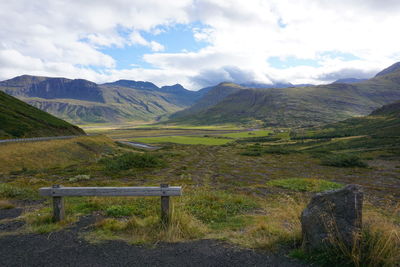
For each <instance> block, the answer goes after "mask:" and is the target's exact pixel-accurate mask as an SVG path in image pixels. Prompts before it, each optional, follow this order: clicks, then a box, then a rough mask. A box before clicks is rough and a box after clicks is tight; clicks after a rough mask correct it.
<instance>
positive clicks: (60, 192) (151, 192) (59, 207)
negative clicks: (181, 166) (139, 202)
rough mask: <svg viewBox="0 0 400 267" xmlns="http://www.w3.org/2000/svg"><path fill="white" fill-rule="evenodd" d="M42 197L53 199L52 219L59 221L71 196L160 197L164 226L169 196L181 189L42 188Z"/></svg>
mask: <svg viewBox="0 0 400 267" xmlns="http://www.w3.org/2000/svg"><path fill="white" fill-rule="evenodd" d="M39 194H40V195H42V196H47V197H52V198H53V219H54V221H61V220H63V219H64V217H65V209H64V198H63V197H72V196H81V197H82V196H118V197H119V196H127V197H131V196H135V197H139V196H141V197H149V196H160V197H161V221H162V222H163V223H165V224H167V223H168V222H169V217H170V209H169V206H170V205H169V204H170V199H169V197H170V196H181V195H182V187H180V186H168V184H161V185H160V187H156V186H154V187H63V186H61V185H53V187H42V188H40V189H39Z"/></svg>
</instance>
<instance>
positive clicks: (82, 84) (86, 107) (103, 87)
mask: <svg viewBox="0 0 400 267" xmlns="http://www.w3.org/2000/svg"><path fill="white" fill-rule="evenodd" d="M121 85H122V86H121ZM0 90H1V91H4V92H6V93H7V94H9V95H12V96H15V97H17V98H19V99H22V100H23V101H25V102H27V103H29V104H31V105H33V106H35V107H38V108H40V109H42V110H44V111H46V112H49V113H51V114H53V115H55V116H57V117H60V118H62V119H65V120H67V121H70V122H74V123H98V122H122V121H127V120H140V121H151V120H157V119H158V118H162V117H163V116H165V115H166V114H170V113H173V112H176V111H179V110H181V109H184V108H186V107H189V106H191V105H192V104H193V103H194V102H195V101H196V100H197V99H198V98H200V97H201V96H202V94H203V93H204V92H203V91H190V90H187V89H185V88H184V87H183V86H181V85H179V84H175V85H172V86H163V87H161V88H159V87H157V86H156V85H155V84H153V83H151V82H141V81H140V82H136V81H132V80H119V81H116V82H113V83H106V84H96V83H93V82H91V81H87V80H84V79H67V78H60V77H58V78H57V77H42V76H31V75H21V76H17V77H15V78H13V79H9V80H6V81H2V82H0Z"/></svg>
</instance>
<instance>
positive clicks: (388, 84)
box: [170, 64, 400, 127]
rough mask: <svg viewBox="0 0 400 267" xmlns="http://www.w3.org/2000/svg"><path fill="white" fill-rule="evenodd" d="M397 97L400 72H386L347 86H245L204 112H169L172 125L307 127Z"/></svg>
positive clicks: (366, 110) (356, 113) (364, 111)
mask: <svg viewBox="0 0 400 267" xmlns="http://www.w3.org/2000/svg"><path fill="white" fill-rule="evenodd" d="M392 66H393V65H392ZM394 66H396V64H394ZM389 68H390V67H389ZM210 92H211V91H210ZM396 99H397V100H398V99H400V68H398V69H397V68H391V71H390V72H386V74H381V75H378V76H377V77H374V78H371V79H369V80H366V81H362V82H357V83H351V84H347V83H332V84H327V85H317V86H312V87H309V86H306V87H288V88H262V89H250V88H243V90H239V91H235V92H233V93H232V94H228V95H227V96H225V97H224V98H223V99H220V101H219V102H218V103H216V104H214V105H212V106H207V107H206V108H205V109H198V110H195V111H196V112H190V113H189V114H188V115H187V114H186V113H187V111H193V109H192V110H191V108H189V109H187V110H183V111H180V112H178V113H176V114H173V115H172V116H171V120H170V121H171V122H174V123H178V124H179V123H182V124H187V123H191V124H199V125H203V124H207V125H208V124H224V123H240V124H243V123H244V124H246V123H252V122H255V121H260V122H262V124H263V125H264V126H280V127H308V126H315V125H322V124H325V123H332V122H336V121H341V120H345V119H347V118H349V117H353V116H363V115H368V114H369V113H370V112H372V111H373V110H374V109H376V108H378V107H380V106H382V105H385V104H387V103H390V102H392V101H393V100H396ZM200 101H202V100H201V99H200V100H199V102H200Z"/></svg>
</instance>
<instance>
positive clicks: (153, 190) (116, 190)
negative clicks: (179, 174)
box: [39, 186, 182, 197]
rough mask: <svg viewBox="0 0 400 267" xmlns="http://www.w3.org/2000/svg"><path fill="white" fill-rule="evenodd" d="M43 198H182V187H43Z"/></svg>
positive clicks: (41, 189) (41, 190) (41, 192)
mask: <svg viewBox="0 0 400 267" xmlns="http://www.w3.org/2000/svg"><path fill="white" fill-rule="evenodd" d="M39 194H40V195H42V196H50V197H56V196H59V197H62V196H65V197H66V196H180V195H182V187H180V186H171V187H167V188H161V187H60V188H51V187H42V188H40V189H39Z"/></svg>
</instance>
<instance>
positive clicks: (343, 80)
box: [333, 78, 368, 83]
mask: <svg viewBox="0 0 400 267" xmlns="http://www.w3.org/2000/svg"><path fill="white" fill-rule="evenodd" d="M366 80H368V79H358V78H343V79H339V80H336V81H334V82H333V83H359V82H363V81H366Z"/></svg>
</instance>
